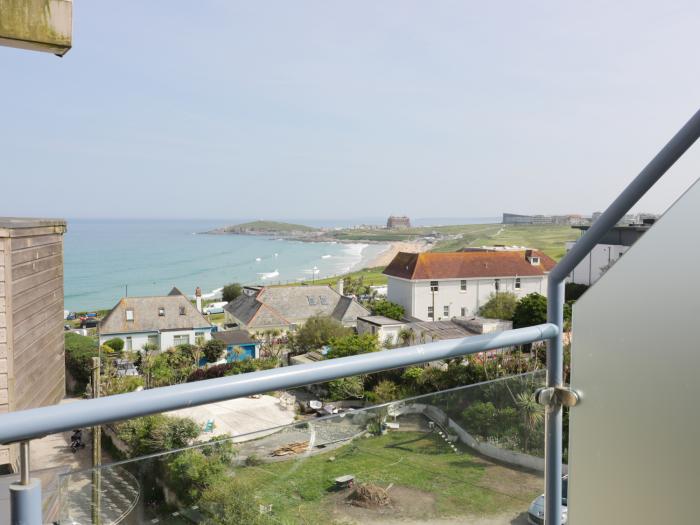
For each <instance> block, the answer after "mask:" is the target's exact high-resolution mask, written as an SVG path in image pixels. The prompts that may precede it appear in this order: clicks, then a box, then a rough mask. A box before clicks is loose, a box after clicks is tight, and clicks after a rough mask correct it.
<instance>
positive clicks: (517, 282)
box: [515, 277, 520, 290]
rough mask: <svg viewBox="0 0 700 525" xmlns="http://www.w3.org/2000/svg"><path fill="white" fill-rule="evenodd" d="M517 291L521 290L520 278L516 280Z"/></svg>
mask: <svg viewBox="0 0 700 525" xmlns="http://www.w3.org/2000/svg"><path fill="white" fill-rule="evenodd" d="M515 289H516V290H520V277H516V278H515Z"/></svg>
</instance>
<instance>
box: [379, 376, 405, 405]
mask: <svg viewBox="0 0 700 525" xmlns="http://www.w3.org/2000/svg"><path fill="white" fill-rule="evenodd" d="M373 391H374V394H375V395H376V396H377V397H376V399H377V402H379V403H387V402H389V401H393V400H394V399H397V398H398V397H399V388H398V386H397V385H396V383H394V382H393V381H389V380H388V379H383V380H382V381H380V382H379V383H377V386H375V387H374V389H373Z"/></svg>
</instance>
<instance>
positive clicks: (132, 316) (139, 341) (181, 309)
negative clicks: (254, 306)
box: [99, 288, 214, 351]
mask: <svg viewBox="0 0 700 525" xmlns="http://www.w3.org/2000/svg"><path fill="white" fill-rule="evenodd" d="M213 330H214V326H213V325H212V324H211V323H210V322H209V321H208V320H207V319H206V318H205V317H204V316H203V315H202V313H201V312H199V311H198V310H197V308H195V306H194V305H193V304H192V303H191V302H190V300H189V299H188V298H187V297H186V296H185V295H184V294H183V293H182V292H181V291H180V290H178V289H177V288H173V289H172V290H171V291H170V293H169V294H168V295H165V296H160V297H158V296H155V297H123V298H122V299H120V300H119V302H118V303H117V304H116V306H115V307H114V308H112V310H111V311H110V312H109V313H108V314H107V315H106V316H105V318H104V319H103V320H102V321H101V322H100V325H99V333H100V345H102V344H104V343H105V342H106V341H108V340H109V339H112V338H115V337H118V338H120V339H123V340H124V350H127V351H135V350H141V349H142V348H143V345H145V344H146V343H151V344H154V345H156V346H157V347H158V349H160V350H166V349H168V348H170V347H173V346H177V345H181V344H194V343H195V341H196V340H197V338H198V337H203V338H204V339H205V340H209V339H211V334H212V331H213Z"/></svg>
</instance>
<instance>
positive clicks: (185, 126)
mask: <svg viewBox="0 0 700 525" xmlns="http://www.w3.org/2000/svg"><path fill="white" fill-rule="evenodd" d="M698 27H700V3H698V2H697V0H688V1H669V2H659V1H656V2H643V1H639V0H635V1H615V2H610V1H609V0H608V1H598V0H596V1H586V2H583V1H578V2H573V1H568V2H563V1H553V0H552V1H522V0H517V1H516V0H511V1H495V2H467V1H465V0H460V1H439V2H431V1H426V0H423V1H420V2H419V1H408V0H395V1H380V2H378V1H357V0H354V1H352V2H347V1H346V2H339V1H328V0H324V1H313V2H312V1H301V0H298V1H293V2H291V1H288V0H284V1H282V0H280V1H276V2H272V1H270V2H232V1H223V0H222V1H202V2H179V1H175V2H173V1H172V0H169V1H162V0H161V1H154V0H149V1H147V2H135V1H133V2H130V1H127V2H109V1H97V2H91V1H86V0H76V1H75V3H74V41H73V45H74V47H73V49H72V50H71V51H70V52H69V53H68V54H67V55H66V56H65V57H64V58H62V59H59V58H57V57H54V56H53V55H48V54H43V53H32V52H28V51H20V50H15V49H9V48H0V93H2V102H1V103H0V179H1V180H2V184H1V185H0V215H38V216H67V217H179V218H194V217H202V218H213V217H217V218H218V217H257V218H278V219H293V218H320V219H322V218H352V217H367V216H384V215H386V214H389V213H406V214H409V215H411V216H414V217H425V216H428V217H450V216H453V217H454V216H459V217H472V216H495V215H499V214H500V213H501V212H503V211H511V212H542V213H564V212H579V213H590V212H592V211H595V210H598V209H602V208H604V207H605V206H606V205H607V204H608V203H609V202H610V200H611V199H612V198H613V197H614V196H615V195H617V193H618V192H619V190H620V189H621V188H622V187H623V186H624V185H625V184H626V183H627V182H628V181H629V180H630V179H631V178H632V177H633V176H634V175H636V174H637V172H638V171H639V170H640V169H641V168H642V167H643V166H644V165H645V164H646V163H647V162H648V161H649V159H650V158H651V157H652V156H653V155H654V154H655V153H656V152H657V151H658V149H659V148H660V147H661V146H662V145H663V144H664V143H665V142H666V141H667V140H668V139H669V138H670V137H671V135H672V134H673V133H675V131H676V130H677V129H678V128H679V127H680V126H681V125H682V124H683V123H684V122H685V121H686V120H687V119H688V118H689V117H690V116H691V115H692V114H693V113H694V112H695V111H696V110H697V109H698V107H699V105H700V104H699V102H700V97H699V96H698V95H699V94H700V88H699V86H700V68H698V50H699V49H700V32H699V31H698ZM698 168H700V144H698V145H696V147H695V149H694V150H691V152H689V154H688V155H687V156H686V157H685V158H684V159H683V160H682V161H681V162H680V163H679V164H678V165H677V166H676V167H674V169H673V170H672V171H671V172H670V173H669V174H668V176H667V180H665V181H664V182H663V183H661V184H660V185H659V186H658V187H656V188H655V189H654V190H653V192H652V194H650V195H649V196H648V197H647V198H646V200H645V201H644V202H643V204H642V205H641V206H640V208H639V209H641V210H649V211H662V210H663V209H665V208H666V207H667V206H668V205H669V204H670V203H671V202H673V200H675V199H676V198H677V197H678V196H679V194H680V193H681V192H682V191H683V190H684V189H685V188H687V187H688V186H689V185H690V184H691V182H692V181H694V180H695V179H696V178H697V176H698V175H699V170H698ZM8 183H9V185H8Z"/></svg>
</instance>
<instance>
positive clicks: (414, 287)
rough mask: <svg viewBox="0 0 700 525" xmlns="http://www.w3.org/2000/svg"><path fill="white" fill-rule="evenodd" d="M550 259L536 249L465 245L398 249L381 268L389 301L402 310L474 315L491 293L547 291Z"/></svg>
mask: <svg viewBox="0 0 700 525" xmlns="http://www.w3.org/2000/svg"><path fill="white" fill-rule="evenodd" d="M554 265H555V262H554V261H553V260H552V259H551V258H550V257H548V256H546V255H545V254H543V253H542V252H540V251H538V250H529V249H523V248H517V249H505V248H503V247H500V248H499V249H495V248H494V249H489V248H470V249H468V250H466V251H460V252H451V253H435V252H425V253H406V252H399V253H398V254H397V255H396V257H394V259H393V260H392V261H391V263H390V264H389V266H387V267H386V269H385V270H384V274H385V275H386V276H387V277H388V285H387V286H388V294H387V297H388V299H389V301H392V302H394V303H398V304H400V305H401V306H403V307H404V309H405V310H406V315H407V316H410V317H414V318H416V319H419V320H422V321H436V320H441V319H451V318H453V317H467V316H473V315H476V314H478V312H479V308H480V307H481V306H482V305H483V304H484V303H485V302H486V301H488V300H489V297H490V296H491V295H492V294H494V293H496V292H513V293H515V294H516V295H518V296H524V295H527V294H529V293H533V292H537V293H539V294H542V295H546V294H547V274H548V273H549V271H550V270H551V269H552V268H553V267H554Z"/></svg>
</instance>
